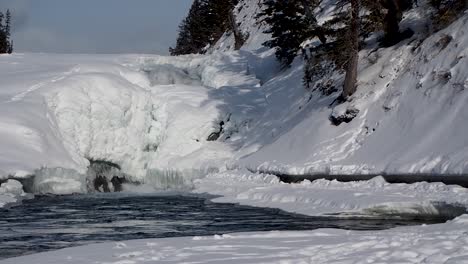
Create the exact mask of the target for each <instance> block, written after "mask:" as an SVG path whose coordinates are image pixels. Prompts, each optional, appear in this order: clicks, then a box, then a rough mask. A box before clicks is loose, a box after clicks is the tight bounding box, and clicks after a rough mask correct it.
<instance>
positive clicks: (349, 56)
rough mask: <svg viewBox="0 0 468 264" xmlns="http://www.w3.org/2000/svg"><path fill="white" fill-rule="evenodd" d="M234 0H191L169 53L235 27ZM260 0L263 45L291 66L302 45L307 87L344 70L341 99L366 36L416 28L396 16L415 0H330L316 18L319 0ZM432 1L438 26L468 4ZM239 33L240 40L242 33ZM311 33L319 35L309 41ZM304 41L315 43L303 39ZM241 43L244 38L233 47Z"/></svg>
mask: <svg viewBox="0 0 468 264" xmlns="http://www.w3.org/2000/svg"><path fill="white" fill-rule="evenodd" d="M236 3H237V0H236V1H231V0H227V1H219V0H195V1H194V3H193V5H192V7H191V9H190V12H189V15H188V16H187V18H186V19H185V20H184V21H183V22H182V23H181V25H180V29H179V37H178V39H177V45H176V47H175V48H171V50H170V51H171V54H172V55H181V54H190V53H204V52H206V50H207V49H208V47H210V46H211V45H213V44H214V43H216V41H218V40H219V38H220V37H221V36H222V35H223V34H224V33H225V32H227V31H228V32H229V31H231V32H236V25H237V24H236V23H235V16H234V12H233V11H234V7H235V5H236ZM259 3H261V4H263V6H264V8H263V10H262V12H260V13H259V14H257V20H258V22H259V23H265V24H266V25H267V30H266V31H265V33H268V34H270V35H271V39H270V40H268V41H267V42H265V43H264V44H263V45H264V46H266V47H269V48H274V49H275V51H276V52H275V55H276V57H277V59H278V61H279V62H280V63H281V65H282V67H283V68H287V67H289V66H290V65H291V63H292V62H293V61H294V59H295V58H296V57H297V56H298V54H299V53H300V51H302V54H303V56H304V59H305V67H304V83H305V85H306V86H307V87H310V85H311V84H312V83H313V82H314V80H315V79H314V78H316V77H317V74H318V73H321V72H322V73H323V72H326V71H327V70H328V71H334V70H342V71H344V72H345V81H344V85H343V92H342V94H341V96H340V98H339V100H341V101H345V100H347V99H348V98H349V97H350V96H351V95H352V94H354V92H355V91H356V88H357V78H358V69H357V68H358V63H359V51H360V49H362V47H363V46H364V45H365V44H366V41H367V40H368V38H369V37H370V36H371V35H372V34H373V33H376V32H382V34H381V37H380V39H379V42H380V45H381V46H384V47H389V46H392V45H395V44H397V43H399V42H400V41H401V40H403V39H405V38H408V37H411V36H412V35H413V33H414V32H412V31H411V30H410V29H406V30H401V29H400V22H401V21H402V18H403V13H404V12H405V11H407V10H409V9H411V8H412V7H413V6H415V5H418V3H417V0H335V1H333V2H331V5H332V7H333V10H332V12H331V18H330V19H328V20H327V21H325V22H324V23H322V24H319V23H318V21H317V18H316V14H317V10H320V9H321V6H320V5H321V4H322V0H260V2H259ZM329 3H330V2H329ZM430 4H431V5H432V7H433V8H434V10H435V15H434V18H433V19H434V21H435V24H436V25H440V26H439V27H443V26H446V25H448V24H450V23H451V22H452V21H453V20H454V19H456V18H457V17H459V16H460V14H462V13H463V10H466V9H467V5H468V4H467V1H466V0H430ZM226 18H229V19H226ZM229 21H231V23H230V22H229ZM232 21H234V23H233V22H232ZM237 32H239V30H238V29H237ZM238 34H239V35H240V36H241V37H240V38H241V40H242V41H244V40H243V39H242V37H243V36H242V33H238ZM314 39H316V40H317V41H315V42H314V41H312V40H314ZM242 41H239V42H240V43H243V42H242ZM236 42H237V39H236ZM307 42H310V43H313V44H310V45H304V43H307ZM240 46H242V44H240V45H236V48H240Z"/></svg>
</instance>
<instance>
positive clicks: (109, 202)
mask: <svg viewBox="0 0 468 264" xmlns="http://www.w3.org/2000/svg"><path fill="white" fill-rule="evenodd" d="M441 221H443V220H442V219H439V220H427V219H426V220H376V219H374V220H371V219H354V220H343V219H338V218H333V217H307V216H302V215H295V214H288V213H285V212H283V211H280V210H276V209H265V208H254V207H247V206H238V205H232V204H217V203H211V202H208V201H207V200H206V199H204V198H200V197H187V196H131V197H128V196H115V195H114V196H108V195H101V196H42V197H36V198H35V199H33V200H28V201H24V203H23V204H22V205H21V206H17V207H13V208H10V209H0V259H4V258H9V257H15V256H20V255H25V254H30V253H37V252H43V251H50V250H55V249H60V248H65V247H72V246H78V245H85V244H91V243H97V242H108V241H121V240H130V239H144V238H161V237H181V236H201V235H215V234H226V233H233V232H252V231H271V230H311V229H317V228H340V229H353V230H381V229H388V228H392V227H396V226H402V225H418V224H422V223H423V222H424V223H435V222H441Z"/></svg>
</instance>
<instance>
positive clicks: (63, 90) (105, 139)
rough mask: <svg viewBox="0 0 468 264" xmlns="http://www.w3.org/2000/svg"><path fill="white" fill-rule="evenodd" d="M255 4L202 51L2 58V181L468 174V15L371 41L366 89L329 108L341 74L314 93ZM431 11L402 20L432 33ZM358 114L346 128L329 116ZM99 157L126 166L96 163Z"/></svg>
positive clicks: (74, 186) (71, 186)
mask: <svg viewBox="0 0 468 264" xmlns="http://www.w3.org/2000/svg"><path fill="white" fill-rule="evenodd" d="M241 7H242V8H241ZM259 8H261V6H259V5H258V3H257V1H253V0H252V1H249V0H245V1H240V3H239V5H238V7H236V10H237V11H238V13H237V14H236V16H237V18H238V19H239V21H241V23H240V29H241V30H242V31H243V32H244V33H245V34H246V35H248V36H249V37H248V38H247V39H246V43H245V45H244V46H243V47H242V48H241V50H239V51H232V50H231V49H232V41H233V36H232V34H231V35H230V34H229V33H226V34H224V36H223V37H222V38H221V39H220V41H219V42H218V43H217V44H216V45H214V46H213V47H212V48H211V52H209V54H206V55H186V56H179V57H164V56H155V55H119V56H111V55H99V56H98V55H93V56H90V55H48V54H16V55H4V56H2V57H0V58H1V64H0V72H1V73H0V75H1V76H0V77H1V78H2V84H1V85H0V86H1V93H0V97H1V98H0V99H1V102H2V103H1V104H0V110H1V111H2V113H8V115H3V116H1V117H0V123H1V130H0V145H1V146H2V149H3V151H2V155H1V157H0V178H2V179H7V178H17V179H24V178H31V179H34V180H33V181H32V183H30V182H28V183H27V184H28V185H31V186H28V189H31V190H33V191H35V192H40V193H60V194H64V193H76V192H87V191H89V190H93V189H94V188H95V187H96V185H95V186H94V187H93V184H96V178H97V177H98V176H99V177H104V178H106V180H107V181H111V180H112V179H113V178H114V177H117V176H118V177H122V178H125V180H126V181H130V182H137V183H147V184H149V185H151V186H153V187H157V188H191V187H192V185H193V179H197V178H201V177H204V176H205V175H206V174H207V173H208V172H216V171H226V170H232V169H244V168H247V169H249V170H251V171H267V172H270V173H287V174H320V173H326V174H329V173H331V174H366V173H369V174H379V173H396V174H414V173H430V174H435V175H439V174H440V175H441V174H445V175H452V174H464V173H467V171H468V154H467V153H468V152H467V149H468V137H467V136H466V133H465V131H466V122H464V121H465V120H466V117H467V116H468V107H467V105H468V104H467V100H468V98H467V92H466V91H467V89H468V72H467V71H466V68H467V66H468V59H467V52H468V50H467V49H466V47H467V44H468V39H467V36H466V28H467V23H468V15H467V14H464V15H463V16H462V17H461V18H460V19H458V20H457V21H455V22H454V23H452V24H451V25H450V26H448V27H447V28H445V29H443V30H441V31H439V32H436V33H434V34H430V35H429V36H426V35H424V34H423V33H424V32H422V31H421V32H422V33H421V34H416V35H415V36H413V37H412V38H410V39H406V40H404V41H402V42H401V43H399V44H397V45H395V46H392V47H389V48H376V47H375V45H374V46H370V47H368V48H364V49H363V50H362V51H361V52H360V58H361V60H360V67H359V83H358V84H359V86H358V91H357V93H356V94H355V95H353V97H352V99H351V100H349V101H348V102H346V103H343V104H333V102H334V101H335V100H336V98H337V97H338V96H339V94H340V89H341V87H342V82H343V74H342V73H341V72H330V73H327V74H325V75H323V76H321V77H320V78H318V79H317V80H316V83H315V84H316V85H326V86H328V87H334V88H336V91H335V92H331V93H328V94H327V95H326V94H324V93H323V92H322V91H321V90H320V89H316V90H312V91H311V90H307V89H305V88H304V86H303V83H302V77H303V61H302V57H301V56H298V57H297V58H296V60H295V61H294V62H293V64H292V65H291V67H290V68H288V69H283V70H282V69H281V67H280V65H279V64H278V62H277V61H276V59H275V57H274V51H273V50H270V49H267V48H264V47H262V43H263V41H264V40H265V39H267V38H268V35H265V34H263V33H261V32H262V31H263V30H264V29H263V26H264V25H263V26H262V25H258V24H257V22H255V19H254V17H255V16H256V14H257V13H258V11H259ZM424 12H425V7H424V5H422V4H421V6H420V7H418V8H414V9H411V10H410V11H408V12H406V13H405V16H404V18H403V21H402V23H401V24H402V25H403V26H404V27H412V28H413V29H414V30H416V29H417V28H419V29H420V28H424V26H425V25H426V23H427V19H426V18H425V16H424ZM324 14H326V12H325V11H324ZM325 17H326V15H323V16H322V17H321V19H322V20H323V19H325ZM349 113H355V114H357V115H356V116H355V117H354V118H351V119H352V120H346V121H347V122H349V123H346V122H343V123H341V124H339V125H337V124H333V122H332V121H331V119H333V118H332V117H334V118H335V119H340V118H345V119H346V115H347V114H349ZM103 163H104V164H110V166H112V167H113V168H114V169H117V170H118V172H115V171H114V169H112V170H110V171H111V172H106V173H104V174H105V175H98V174H99V173H98V171H96V170H94V171H93V170H89V169H88V167H89V166H90V164H91V165H92V164H103ZM102 188H104V187H102Z"/></svg>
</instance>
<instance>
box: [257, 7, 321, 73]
mask: <svg viewBox="0 0 468 264" xmlns="http://www.w3.org/2000/svg"><path fill="white" fill-rule="evenodd" d="M264 4H265V9H264V10H263V11H262V12H261V13H260V14H259V15H258V16H257V19H259V20H260V21H264V22H266V23H267V24H268V25H270V28H269V29H268V30H266V31H265V33H267V34H271V40H269V41H267V42H265V43H264V45H265V46H267V47H270V48H275V49H276V53H275V54H276V57H277V59H278V60H279V61H280V62H281V64H282V66H283V67H287V66H289V65H290V64H291V63H292V61H293V60H294V58H295V57H296V56H297V52H298V51H299V50H300V48H301V44H302V43H303V42H304V41H305V40H307V39H309V38H312V37H313V36H319V38H320V40H321V41H322V42H325V41H326V38H325V37H324V34H323V32H322V31H321V28H320V27H318V23H317V20H316V19H315V17H314V15H313V11H312V10H313V9H315V7H316V6H317V5H318V2H316V1H313V0H266V1H265V3H264Z"/></svg>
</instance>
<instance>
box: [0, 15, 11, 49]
mask: <svg viewBox="0 0 468 264" xmlns="http://www.w3.org/2000/svg"><path fill="white" fill-rule="evenodd" d="M10 31H11V12H10V10H7V11H6V13H2V12H0V54H1V53H9V54H11V53H12V52H13V40H11V34H10Z"/></svg>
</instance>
